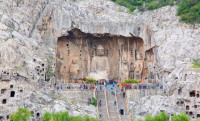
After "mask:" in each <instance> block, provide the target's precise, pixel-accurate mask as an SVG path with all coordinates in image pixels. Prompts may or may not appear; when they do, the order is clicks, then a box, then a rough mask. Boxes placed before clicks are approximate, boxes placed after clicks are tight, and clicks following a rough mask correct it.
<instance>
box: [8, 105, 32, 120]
mask: <svg viewBox="0 0 200 121" xmlns="http://www.w3.org/2000/svg"><path fill="white" fill-rule="evenodd" d="M30 116H31V111H29V110H28V109H24V108H18V110H17V112H16V113H13V114H12V115H11V116H10V119H11V120H12V121H28V120H29V119H30Z"/></svg>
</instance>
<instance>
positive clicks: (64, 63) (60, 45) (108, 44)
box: [55, 29, 148, 81]
mask: <svg viewBox="0 0 200 121" xmlns="http://www.w3.org/2000/svg"><path fill="white" fill-rule="evenodd" d="M99 45H102V46H103V48H104V55H103V56H105V58H107V59H108V62H109V75H108V77H109V80H114V79H116V81H118V80H122V79H123V78H125V77H126V78H129V76H130V64H131V63H133V64H135V62H136V61H137V58H135V57H136V56H137V54H138V53H140V54H141V58H142V61H143V63H144V56H145V47H144V42H143V40H142V39H141V38H139V37H124V36H119V35H111V34H108V33H105V34H97V33H96V34H91V33H84V32H82V31H80V30H79V29H72V30H70V31H68V35H67V36H61V37H59V38H58V40H57V49H56V69H55V75H56V77H57V78H58V79H60V80H61V79H63V80H71V79H72V78H71V77H72V76H71V75H70V66H71V64H72V60H73V59H74V58H78V63H77V65H78V66H79V67H78V68H79V70H78V72H79V74H78V76H77V79H78V80H79V79H84V78H86V77H88V76H89V75H90V72H91V63H92V59H93V57H95V56H97V48H98V46H99ZM61 57H63V58H61ZM124 59H127V65H125V64H124V63H125V61H124ZM64 67H65V68H64ZM121 67H123V69H125V72H126V71H127V73H124V75H125V76H124V75H122V74H121V71H120V69H121ZM143 67H144V66H143ZM133 68H135V67H133ZM133 71H134V70H133ZM147 71H148V70H144V69H142V74H141V75H142V79H146V78H145V77H144V76H145V74H144V73H147Z"/></svg>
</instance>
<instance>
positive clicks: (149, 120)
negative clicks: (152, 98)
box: [138, 112, 169, 121]
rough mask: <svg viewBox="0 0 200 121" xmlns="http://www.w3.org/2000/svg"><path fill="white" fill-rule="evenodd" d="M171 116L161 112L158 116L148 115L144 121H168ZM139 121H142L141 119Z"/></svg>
mask: <svg viewBox="0 0 200 121" xmlns="http://www.w3.org/2000/svg"><path fill="white" fill-rule="evenodd" d="M168 120H169V116H168V115H167V114H166V113H165V112H161V113H160V114H158V115H155V116H152V115H150V114H149V115H147V116H146V117H145V119H144V121H168ZM138 121H142V120H141V119H139V120H138Z"/></svg>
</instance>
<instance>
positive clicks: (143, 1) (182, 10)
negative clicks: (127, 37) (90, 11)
mask: <svg viewBox="0 0 200 121" xmlns="http://www.w3.org/2000/svg"><path fill="white" fill-rule="evenodd" d="M112 1H113V2H115V3H117V4H119V5H122V6H124V7H126V8H128V9H129V10H130V11H134V10H135V9H136V8H138V10H140V11H145V10H154V9H157V8H161V7H163V6H167V5H170V6H173V5H178V10H177V15H178V16H180V21H183V22H185V23H190V24H200V1H199V0H112Z"/></svg>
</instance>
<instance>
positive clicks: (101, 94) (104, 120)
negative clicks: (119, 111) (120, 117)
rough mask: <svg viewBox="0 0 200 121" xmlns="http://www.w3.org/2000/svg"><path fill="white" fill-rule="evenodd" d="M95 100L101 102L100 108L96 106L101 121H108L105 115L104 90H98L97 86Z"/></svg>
mask: <svg viewBox="0 0 200 121" xmlns="http://www.w3.org/2000/svg"><path fill="white" fill-rule="evenodd" d="M97 100H98V102H97V103H99V101H100V100H101V107H100V105H98V112H101V114H102V116H101V117H100V120H101V121H108V115H107V107H106V98H105V93H104V89H103V86H102V90H100V86H97Z"/></svg>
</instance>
